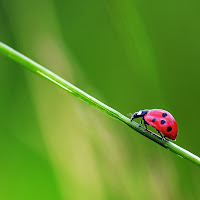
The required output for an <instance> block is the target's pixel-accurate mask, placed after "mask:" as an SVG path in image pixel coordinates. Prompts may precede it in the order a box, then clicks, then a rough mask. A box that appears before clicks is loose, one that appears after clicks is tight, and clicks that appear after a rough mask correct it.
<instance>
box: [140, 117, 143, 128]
mask: <svg viewBox="0 0 200 200" xmlns="http://www.w3.org/2000/svg"><path fill="white" fill-rule="evenodd" d="M142 122H143V118H141V121H140V124H139V127H141V126H142Z"/></svg>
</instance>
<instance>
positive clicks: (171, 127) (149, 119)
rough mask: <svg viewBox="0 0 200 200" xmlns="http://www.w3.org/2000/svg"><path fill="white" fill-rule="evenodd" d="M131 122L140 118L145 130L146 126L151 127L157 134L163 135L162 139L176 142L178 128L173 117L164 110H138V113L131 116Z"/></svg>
mask: <svg viewBox="0 0 200 200" xmlns="http://www.w3.org/2000/svg"><path fill="white" fill-rule="evenodd" d="M131 115H132V117H131V121H133V119H135V118H139V117H141V122H140V125H141V124H142V122H144V125H145V128H146V129H147V125H151V126H153V127H154V128H156V130H157V131H158V133H160V135H161V133H163V134H164V137H163V136H162V135H161V136H162V138H165V137H168V138H170V139H172V140H176V137H177V134H178V126H177V123H176V121H175V119H174V117H173V116H172V115H171V114H170V113H169V112H167V111H166V110H161V109H152V110H140V111H139V112H135V113H134V114H131Z"/></svg>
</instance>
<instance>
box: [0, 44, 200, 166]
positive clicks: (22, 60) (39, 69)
mask: <svg viewBox="0 0 200 200" xmlns="http://www.w3.org/2000/svg"><path fill="white" fill-rule="evenodd" d="M0 52H1V53H2V54H3V55H5V56H7V57H9V58H11V59H12V60H14V61H16V62H18V63H19V64H21V65H22V66H23V67H25V68H27V69H29V70H30V71H32V72H34V73H35V74H38V75H40V76H42V77H43V78H45V79H48V80H49V81H50V82H52V83H54V84H56V85H58V86H59V87H61V88H63V89H64V90H66V91H67V92H69V93H71V94H72V95H74V96H76V97H78V98H80V99H81V100H83V101H84V102H86V103H88V104H90V105H92V106H94V107H96V108H98V109H100V110H101V111H103V112H105V113H106V114H107V115H109V116H111V117H113V118H115V119H117V120H120V121H121V122H123V123H124V124H126V125H128V126H129V127H131V128H132V129H134V130H136V131H137V132H139V133H140V134H142V135H144V136H145V137H147V138H149V139H150V140H153V141H154V142H156V143H158V144H159V145H161V146H162V147H165V148H166V149H169V150H171V151H172V152H174V153H175V154H177V155H179V156H181V157H183V158H185V159H188V160H190V161H191V162H193V163H195V164H197V165H198V166H200V158H199V157H198V156H196V155H194V154H192V153H191V152H189V151H187V150H185V149H183V148H181V147H180V146H178V145H176V144H174V143H172V142H170V141H167V140H165V141H164V142H163V141H162V138H161V137H160V136H158V135H157V134H155V133H153V132H151V131H147V130H145V129H144V128H143V127H139V125H138V124H137V123H136V122H134V121H133V122H131V121H130V119H129V118H127V117H125V116H124V115H122V114H121V113H120V112H118V111H116V110H114V109H113V108H111V107H109V106H107V105H106V104H104V103H102V102H101V101H99V100H97V99H95V98H94V97H92V96H90V95H89V94H87V93H86V92H84V91H82V90H81V89H79V88H77V87H76V86H74V85H72V84H71V83H69V82H67V81H66V80H64V79H62V78H61V77H59V76H58V75H56V74H54V73H53V72H51V71H50V70H48V69H46V68H45V67H43V66H41V65H40V64H38V63H36V62H34V61H33V60H31V59H29V58H28V57H26V56H24V55H23V54H21V53H19V52H17V51H16V50H14V49H12V48H11V47H9V46H7V45H6V44H4V43H2V42H0Z"/></svg>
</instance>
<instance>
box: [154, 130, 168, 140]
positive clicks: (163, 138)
mask: <svg viewBox="0 0 200 200" xmlns="http://www.w3.org/2000/svg"><path fill="white" fill-rule="evenodd" d="M156 130H157V129H156ZM157 132H158V133H159V134H160V136H161V137H162V141H163V142H164V141H165V140H166V138H165V136H163V135H162V134H161V132H160V131H159V130H157Z"/></svg>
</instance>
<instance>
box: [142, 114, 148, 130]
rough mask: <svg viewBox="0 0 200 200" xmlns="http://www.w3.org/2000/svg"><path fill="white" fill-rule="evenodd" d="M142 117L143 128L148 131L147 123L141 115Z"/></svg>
mask: <svg viewBox="0 0 200 200" xmlns="http://www.w3.org/2000/svg"><path fill="white" fill-rule="evenodd" d="M142 119H143V121H144V126H145V129H146V131H148V129H147V125H148V123H147V122H146V121H145V120H144V117H143V118H142Z"/></svg>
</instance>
